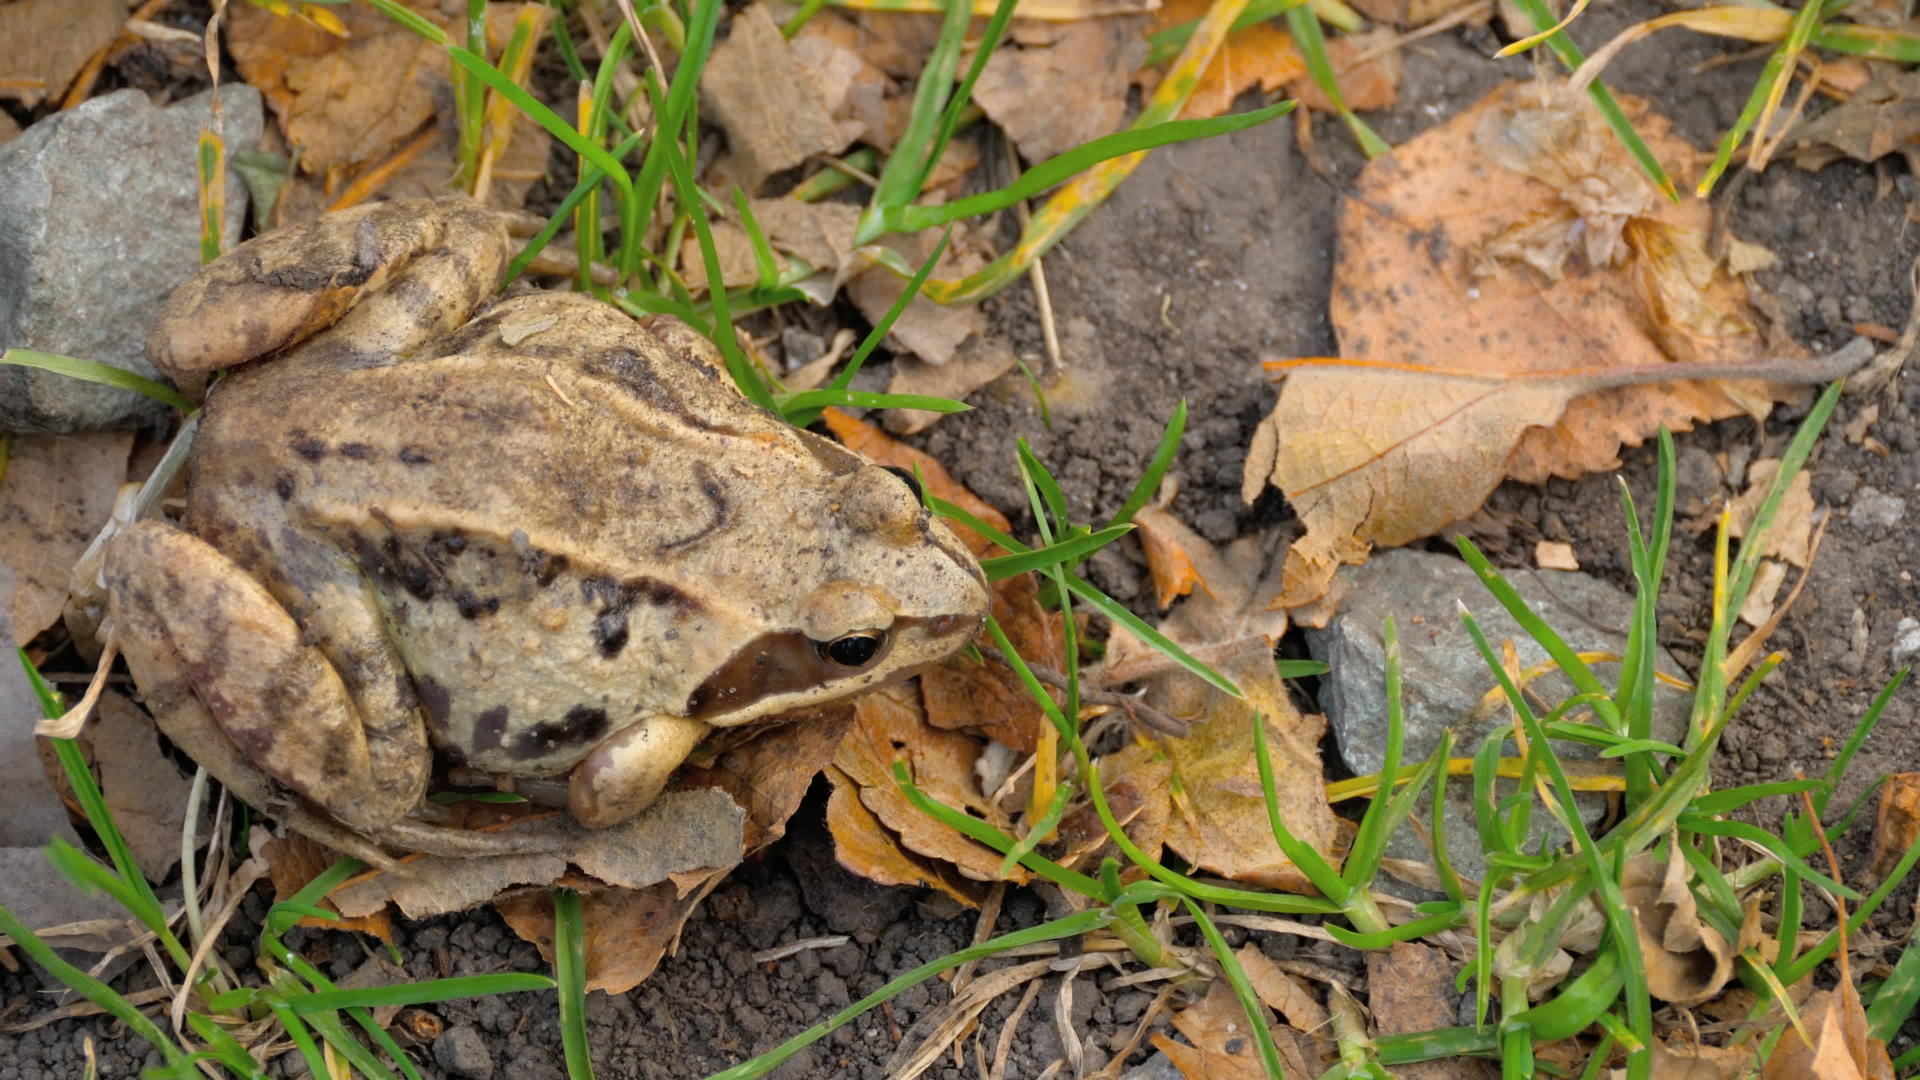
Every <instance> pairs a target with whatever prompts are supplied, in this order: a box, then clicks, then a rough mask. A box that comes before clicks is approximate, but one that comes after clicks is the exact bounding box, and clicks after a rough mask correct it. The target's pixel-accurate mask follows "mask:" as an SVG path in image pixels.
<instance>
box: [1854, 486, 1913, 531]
mask: <svg viewBox="0 0 1920 1080" xmlns="http://www.w3.org/2000/svg"><path fill="white" fill-rule="evenodd" d="M1906 513H1907V500H1905V499H1902V498H1900V497H1899V496H1897V495H1888V494H1887V493H1885V492H1883V491H1881V490H1879V489H1878V488H1874V487H1869V486H1866V485H1862V486H1861V488H1860V489H1859V490H1858V491H1856V492H1854V495H1853V509H1852V510H1850V511H1848V513H1847V520H1848V521H1850V522H1852V523H1853V524H1855V525H1858V526H1861V527H1862V528H1878V529H1891V528H1893V527H1894V526H1895V525H1897V524H1899V522H1900V519H1901V518H1902V517H1904V516H1906Z"/></svg>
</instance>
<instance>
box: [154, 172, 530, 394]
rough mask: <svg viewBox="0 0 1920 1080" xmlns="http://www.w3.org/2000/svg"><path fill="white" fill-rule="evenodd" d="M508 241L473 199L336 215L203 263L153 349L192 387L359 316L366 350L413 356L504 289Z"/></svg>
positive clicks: (171, 306)
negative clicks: (216, 373) (414, 350)
mask: <svg viewBox="0 0 1920 1080" xmlns="http://www.w3.org/2000/svg"><path fill="white" fill-rule="evenodd" d="M508 244H509V240H508V237H507V231H506V225H505V221H504V219H502V218H501V217H500V215H499V214H498V213H497V212H495V211H492V210H489V209H487V208H486V207H483V206H481V205H480V204H479V203H476V202H474V201H473V200H471V199H468V198H465V197H463V196H449V197H446V198H441V199H397V200H394V201H392V202H383V203H369V204H366V205H363V206H357V207H354V208H353V209H351V210H345V211H342V212H340V213H337V214H328V215H326V216H325V217H322V218H319V219H317V220H314V221H310V222H306V223H304V224H301V225H295V226H293V227H291V228H287V229H282V230H280V231H278V232H273V233H268V234H267V235H265V236H260V237H256V238H254V239H252V240H249V241H247V242H246V243H244V244H241V245H240V246H239V247H236V248H234V249H233V250H232V251H230V252H228V253H227V254H225V255H223V256H221V257H220V258H218V259H215V260H214V261H213V262H211V263H208V264H207V265H206V266H204V267H202V268H201V269H200V271H199V272H198V273H196V274H194V275H193V276H192V277H190V278H188V279H187V280H186V281H185V282H184V283H182V284H181V285H180V287H179V288H177V289H175V290H174V291H173V294H172V295H171V296H169V297H168V298H167V302H166V305H165V306H164V307H163V308H162V309H161V312H160V317H159V318H158V319H156V320H155V321H154V324H153V327H152V329H151V330H150V331H149V332H148V334H147V356H148V358H149V359H151V360H152V361H153V364H154V366H155V367H157V368H159V369H160V370H161V371H162V372H164V373H165V374H167V375H168V376H170V377H172V378H173V379H174V381H176V382H178V383H181V384H182V386H183V388H188V389H193V388H197V387H198V386H199V385H200V384H201V383H202V382H203V381H204V379H205V378H206V376H207V375H208V374H210V373H211V372H212V371H213V370H214V369H216V368H222V367H228V366H231V365H234V364H239V363H244V362H246V361H248V360H252V359H256V358H258V357H262V356H266V355H268V354H270V353H275V352H279V351H280V350H282V349H286V348H288V347H289V346H292V345H295V344H298V343H300V342H302V341H305V340H307V339H308V338H311V337H313V336H314V335H315V334H318V333H320V332H321V331H322V330H325V329H327V328H328V327H331V326H334V325H335V324H337V323H342V322H344V321H349V320H350V321H351V324H352V327H353V329H354V331H355V336H354V337H353V338H351V340H352V341H353V342H354V343H355V345H356V346H357V347H370V346H373V345H376V344H377V345H379V347H383V348H386V349H387V350H388V351H391V352H401V351H405V350H406V348H407V347H409V346H411V345H417V344H420V343H423V342H425V341H427V340H430V339H431V338H434V337H438V336H440V335H441V334H443V333H445V332H447V331H448V330H450V329H452V328H453V327H456V326H458V325H460V324H461V323H462V322H464V321H466V318H467V316H468V315H469V314H470V313H471V312H472V311H473V309H474V308H475V307H476V306H478V305H479V303H480V301H481V300H483V299H485V298H486V297H487V296H488V295H490V294H491V293H492V292H493V290H494V288H495V287H496V286H497V285H499V283H500V276H501V273H502V271H503V270H504V268H505V266H506V261H507V256H508V254H509V252H508Z"/></svg>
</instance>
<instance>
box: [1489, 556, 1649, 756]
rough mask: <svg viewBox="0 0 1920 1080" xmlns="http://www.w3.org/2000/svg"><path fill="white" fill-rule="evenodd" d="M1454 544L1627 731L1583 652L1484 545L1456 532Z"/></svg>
mask: <svg viewBox="0 0 1920 1080" xmlns="http://www.w3.org/2000/svg"><path fill="white" fill-rule="evenodd" d="M1454 546H1455V547H1457V548H1459V550H1460V555H1461V557H1462V558H1464V559H1466V560H1467V565H1468V566H1470V567H1472V568H1473V572H1474V575H1475V576H1476V577H1478V578H1479V579H1480V584H1481V585H1483V586H1485V587H1486V590H1487V591H1488V592H1489V593H1492V594H1493V598H1494V599H1495V600H1497V601H1498V602H1499V604H1500V606H1501V607H1503V608H1505V609H1506V611H1507V614H1508V615H1510V616H1512V617H1513V621H1514V622H1517V623H1519V624H1520V629H1522V630H1524V631H1526V634H1527V636H1528V637H1530V638H1532V639H1533V640H1534V641H1535V643H1537V644H1538V645H1539V646H1540V647H1541V648H1542V649H1545V650H1546V652H1547V655H1548V656H1549V657H1551V658H1552V660H1553V662H1554V664H1555V665H1557V666H1558V667H1559V669H1560V671H1561V673H1562V674H1564V675H1565V676H1566V677H1567V679H1568V680H1569V681H1571V682H1572V683H1573V686H1574V689H1575V690H1577V691H1579V692H1581V693H1583V694H1593V695H1596V697H1595V699H1594V701H1593V710H1594V712H1595V713H1596V714H1598V715H1599V716H1600V718H1601V719H1602V720H1603V721H1605V722H1606V725H1607V727H1608V728H1609V729H1611V730H1613V731H1614V732H1617V733H1623V734H1624V731H1625V724H1624V722H1623V720H1622V718H1621V716H1620V710H1619V709H1618V708H1616V707H1615V706H1614V704H1613V695H1612V694H1610V693H1608V692H1607V688H1606V687H1604V686H1602V685H1601V684H1600V680H1599V679H1598V678H1597V677H1596V676H1595V675H1594V674H1593V669H1592V668H1589V667H1588V666H1587V664H1586V661H1584V660H1582V659H1580V656H1579V654H1578V653H1576V652H1574V651H1573V649H1572V648H1570V647H1568V645H1567V643H1566V641H1565V639H1563V638H1561V636H1560V634H1559V632H1558V631H1556V630H1555V629H1554V628H1553V627H1551V626H1549V625H1547V621H1546V620H1545V619H1542V618H1541V617H1540V616H1538V615H1536V614H1534V612H1533V608H1532V607H1530V606H1528V604H1527V601H1526V600H1525V598H1523V597H1522V596H1521V595H1520V593H1519V591H1518V590H1516V589H1515V588H1514V587H1513V586H1512V585H1510V584H1508V583H1507V579H1506V578H1505V577H1504V576H1502V575H1501V573H1500V571H1498V570H1496V569H1494V566H1493V563H1492V562H1490V561H1488V559H1487V557H1486V556H1485V555H1482V554H1481V553H1480V549H1479V548H1477V547H1475V546H1474V544H1473V541H1471V540H1469V539H1467V538H1466V537H1465V536H1456V537H1454Z"/></svg>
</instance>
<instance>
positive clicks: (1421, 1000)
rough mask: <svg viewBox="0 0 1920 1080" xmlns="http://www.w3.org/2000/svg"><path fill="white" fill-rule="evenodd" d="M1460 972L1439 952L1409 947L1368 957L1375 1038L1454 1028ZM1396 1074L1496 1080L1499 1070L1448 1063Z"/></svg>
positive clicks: (1415, 1078) (1465, 1061) (1411, 1078)
mask: <svg viewBox="0 0 1920 1080" xmlns="http://www.w3.org/2000/svg"><path fill="white" fill-rule="evenodd" d="M1456 966H1457V965H1455V964H1454V963H1453V962H1452V961H1451V960H1450V959H1449V958H1448V957H1447V954H1446V953H1444V952H1442V951H1440V950H1439V949H1435V948H1431V947H1429V946H1426V945H1420V944H1416V943H1414V942H1410V941H1401V942H1395V943H1394V945H1393V947H1392V948H1391V949H1387V950H1384V951H1383V950H1378V949H1376V950H1373V951H1370V952H1368V953H1367V1011H1368V1012H1370V1013H1372V1014H1373V1025H1374V1033H1375V1034H1377V1035H1403V1034H1406V1033H1408V1032H1413V1031H1430V1030H1432V1029H1434V1028H1441V1027H1447V1026H1449V1025H1451V1024H1454V1023H1456V1022H1457V1020H1458V1014H1457V1010H1456V1005H1457V1002H1458V1001H1459V999H1460V994H1459V992H1458V991H1456V990H1455V989H1454V988H1453V975H1454V971H1455V968H1456ZM1394 1074H1395V1075H1396V1076H1399V1077H1402V1078H1404V1080H1492V1078H1493V1077H1496V1076H1498V1075H1500V1070H1499V1069H1498V1067H1496V1066H1495V1065H1494V1064H1493V1063H1492V1062H1488V1061H1480V1060H1476V1059H1473V1058H1449V1059H1443V1060H1439V1061H1423V1062H1419V1063H1417V1064H1413V1065H1401V1066H1398V1067H1397V1068H1395V1069H1394Z"/></svg>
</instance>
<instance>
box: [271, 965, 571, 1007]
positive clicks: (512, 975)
mask: <svg viewBox="0 0 1920 1080" xmlns="http://www.w3.org/2000/svg"><path fill="white" fill-rule="evenodd" d="M557 985H559V984H558V983H556V982H555V981H554V980H552V979H549V978H547V977H546V976H545V975H536V974H533V973H532V972H523V971H509V972H501V973H499V974H495V975H461V976H457V977H454V978H448V979H431V980H428V981H426V982H415V983H395V984H394V985H392V986H374V987H369V988H367V989H364V990H327V991H315V992H313V993H308V994H302V995H300V996H299V997H297V998H292V999H289V1000H288V1002H287V1004H288V1005H290V1006H292V1008H293V1011H294V1012H297V1013H301V1014H305V1013H310V1012H319V1011H323V1010H324V1011H329V1012H330V1011H334V1010H338V1009H354V1008H366V1009H377V1008H380V1007H382V1006H385V1005H427V1004H431V1003H433V1002H436V1001H452V1000H454V999H455V998H469V997H481V996H483V995H486V994H517V993H519V992H521V991H522V990H551V989H553V988H554V987H555V986H557Z"/></svg>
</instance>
